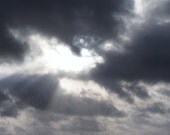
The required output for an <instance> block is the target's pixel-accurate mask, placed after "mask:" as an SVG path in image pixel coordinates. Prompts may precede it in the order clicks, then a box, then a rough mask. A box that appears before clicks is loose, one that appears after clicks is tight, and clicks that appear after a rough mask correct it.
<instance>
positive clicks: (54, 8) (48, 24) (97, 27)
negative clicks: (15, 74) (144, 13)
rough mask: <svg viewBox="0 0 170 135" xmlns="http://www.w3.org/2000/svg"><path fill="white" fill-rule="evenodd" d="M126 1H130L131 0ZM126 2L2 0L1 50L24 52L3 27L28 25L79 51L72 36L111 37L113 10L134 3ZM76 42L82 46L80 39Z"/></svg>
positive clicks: (113, 25)
mask: <svg viewBox="0 0 170 135" xmlns="http://www.w3.org/2000/svg"><path fill="white" fill-rule="evenodd" d="M128 1H129V2H130V3H132V1H131V0H128ZM129 2H127V1H125V0H119V1H113V0H107V1H104V0H86V1H83V0H70V1H67V0H57V1H55V0H52V1H50V2H49V1H47V0H43V1H42V0H37V1H33V0H29V1H28V0H27V1H24V2H23V1H21V0H14V1H9V0H7V1H3V2H2V4H1V10H0V11H1V15H2V18H1V24H0V29H1V31H2V32H1V42H3V43H4V45H3V48H4V49H5V50H3V49H2V52H5V51H6V52H9V53H8V54H13V55H16V56H17V54H18V55H19V56H20V55H21V54H23V52H24V51H23V48H22V47H20V46H18V45H17V44H16V43H15V44H14V43H13V42H16V41H15V40H14V41H13V40H11V38H9V37H6V36H5V34H6V32H5V31H6V30H7V28H28V27H30V28H32V29H34V30H37V31H39V32H42V33H44V34H46V35H48V36H56V37H57V38H59V39H60V40H61V41H63V42H65V43H67V44H69V45H70V46H71V48H72V50H73V51H74V52H76V53H79V51H80V48H79V47H77V46H76V45H75V42H73V41H74V40H73V39H76V37H88V38H85V39H83V40H89V39H92V40H94V42H93V43H92V42H91V41H85V42H87V43H88V42H89V43H90V44H96V43H99V42H98V41H101V40H106V39H109V38H112V37H113V36H114V35H115V33H117V27H116V26H117V25H118V22H117V20H116V18H114V17H113V13H116V14H117V13H120V14H121V13H126V12H128V10H129V9H130V8H131V7H132V5H133V4H129ZM125 5H126V6H125ZM9 9H10V10H9ZM6 27H7V28H6ZM100 39H101V40H100ZM76 40H80V39H79V38H78V39H76ZM12 41H13V42H12ZM76 42H77V43H78V44H79V45H80V46H81V44H82V43H81V42H79V41H76ZM6 44H7V45H6ZM14 50H16V51H14Z"/></svg>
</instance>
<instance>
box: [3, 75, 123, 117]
mask: <svg viewBox="0 0 170 135" xmlns="http://www.w3.org/2000/svg"><path fill="white" fill-rule="evenodd" d="M0 86H1V89H2V90H4V91H5V90H7V91H8V94H7V96H8V97H9V96H10V97H11V98H13V102H12V101H11V102H10V101H9V99H8V98H5V97H4V96H5V95H2V96H1V100H6V101H7V102H9V103H13V104H12V105H13V106H14V108H15V109H16V112H17V109H18V111H20V109H24V108H27V107H34V108H36V109H40V110H48V111H52V112H55V113H60V114H65V115H75V116H76V115H78V116H79V115H80V116H98V115H103V116H111V117H125V113H124V112H122V111H120V110H118V109H117V108H116V107H114V106H113V105H112V104H111V103H109V101H97V100H95V99H92V98H86V97H82V98H81V97H77V96H74V95H67V94H64V93H63V92H62V91H61V88H60V86H59V84H58V78H57V77H56V76H54V75H50V74H47V75H23V74H15V75H13V76H10V77H7V78H4V79H2V80H1V81H0ZM11 100H12V99H11ZM13 106H12V107H13ZM10 109H11V106H10V107H9V110H10ZM5 112H6V113H8V109H5Z"/></svg>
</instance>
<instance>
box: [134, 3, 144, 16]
mask: <svg viewBox="0 0 170 135" xmlns="http://www.w3.org/2000/svg"><path fill="white" fill-rule="evenodd" d="M142 1H143V0H135V13H136V14H138V15H141V16H142V15H143V3H142Z"/></svg>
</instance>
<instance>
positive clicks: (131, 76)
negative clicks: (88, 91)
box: [90, 23, 170, 98]
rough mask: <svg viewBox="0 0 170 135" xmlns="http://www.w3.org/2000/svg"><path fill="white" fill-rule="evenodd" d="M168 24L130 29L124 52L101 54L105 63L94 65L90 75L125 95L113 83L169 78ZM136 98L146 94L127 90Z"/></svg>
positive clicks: (154, 80)
mask: <svg viewBox="0 0 170 135" xmlns="http://www.w3.org/2000/svg"><path fill="white" fill-rule="evenodd" d="M169 31H170V27H169V25H157V24H154V23H150V24H148V25H147V26H145V27H143V28H141V29H140V30H136V31H135V32H134V35H133V38H132V41H131V42H130V43H128V45H126V46H125V47H124V52H114V53H112V52H108V53H105V54H103V56H104V60H105V62H104V63H103V64H98V66H97V68H95V69H94V70H93V71H92V72H91V74H90V77H91V78H92V79H93V80H95V81H96V82H98V83H99V84H101V85H102V86H104V87H105V88H107V89H110V90H111V91H114V92H116V93H118V95H122V96H125V97H129V95H128V94H127V93H126V94H125V92H124V91H123V90H121V89H120V88H122V87H121V85H120V86H116V87H115V85H114V84H115V83H116V82H119V81H121V80H124V81H128V82H133V81H136V82H138V81H140V80H142V81H145V82H159V81H167V82H168V81H169V80H170V78H169V76H170V75H169V74H170V72H169V68H170V62H169V61H170V55H169V54H170V47H169V44H170V39H169V36H168V35H169ZM131 91H132V92H133V93H135V94H136V95H137V96H138V97H141V98H142V97H143V98H145V97H148V94H147V93H146V92H145V91H143V90H142V91H141V90H137V91H136V90H135V91H134V89H133V90H131Z"/></svg>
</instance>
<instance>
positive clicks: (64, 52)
mask: <svg viewBox="0 0 170 135" xmlns="http://www.w3.org/2000/svg"><path fill="white" fill-rule="evenodd" d="M11 33H12V34H13V35H14V37H15V38H16V39H17V40H20V41H22V42H23V41H24V42H26V43H27V44H28V45H29V46H30V50H31V51H30V54H28V56H26V57H27V58H26V60H28V59H29V58H31V59H32V60H31V62H32V65H34V66H35V65H36V64H33V63H39V64H40V63H41V64H42V70H44V69H43V68H45V69H46V70H48V71H49V72H58V71H64V72H76V73H78V72H81V71H89V70H90V69H92V68H95V66H96V63H102V62H103V59H102V57H100V56H99V55H97V54H96V53H95V52H93V51H90V50H88V49H85V48H82V50H81V56H77V55H75V54H74V53H73V52H72V51H71V49H70V48H69V46H68V45H65V44H64V43H61V42H59V41H58V40H57V39H56V38H48V37H45V36H43V35H41V34H37V33H31V34H28V35H26V36H25V37H23V36H18V35H19V34H18V32H17V31H12V32H11ZM20 34H22V33H20ZM30 56H31V57H30ZM25 63H28V62H25ZM37 66H40V65H37Z"/></svg>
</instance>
